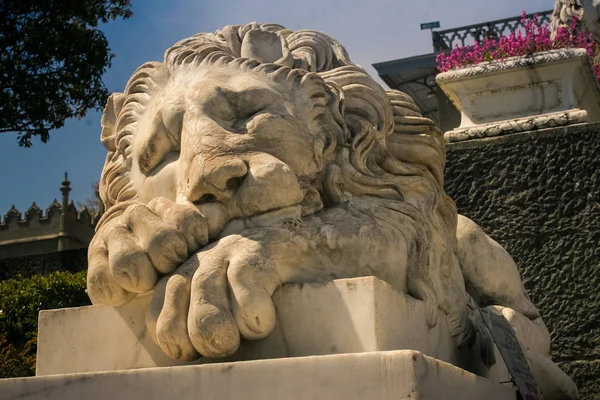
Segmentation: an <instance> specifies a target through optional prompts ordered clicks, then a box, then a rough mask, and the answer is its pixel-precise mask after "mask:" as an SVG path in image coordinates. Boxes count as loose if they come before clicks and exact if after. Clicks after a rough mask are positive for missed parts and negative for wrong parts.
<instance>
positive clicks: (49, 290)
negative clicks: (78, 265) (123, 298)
mask: <svg viewBox="0 0 600 400" xmlns="http://www.w3.org/2000/svg"><path fill="white" fill-rule="evenodd" d="M85 279H86V272H85V271H82V272H78V273H76V274H72V273H70V272H55V273H53V274H50V275H47V276H39V275H38V276H33V277H31V278H17V279H11V280H8V281H2V282H0V378H10V377H18V376H30V375H34V374H35V354H36V351H37V346H36V341H37V322H38V314H39V312H40V310H49V309H55V308H66V307H79V306H86V305H90V300H89V298H88V295H87V293H86V291H85V288H86V286H85Z"/></svg>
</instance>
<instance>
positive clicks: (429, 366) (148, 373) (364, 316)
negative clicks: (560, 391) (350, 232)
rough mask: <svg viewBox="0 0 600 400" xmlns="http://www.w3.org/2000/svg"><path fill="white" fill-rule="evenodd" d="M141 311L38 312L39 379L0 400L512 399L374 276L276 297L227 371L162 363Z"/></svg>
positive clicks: (3, 389) (11, 386)
mask: <svg viewBox="0 0 600 400" xmlns="http://www.w3.org/2000/svg"><path fill="white" fill-rule="evenodd" d="M149 300H150V299H149V297H139V298H137V299H136V300H134V301H132V302H131V303H129V304H127V305H125V306H123V307H117V308H113V307H106V306H92V307H81V308H72V309H63V310H51V311H43V312H41V313H40V321H39V334H38V361H37V375H38V376H37V377H35V378H21V379H6V380H0V398H1V399H2V400H13V399H48V400H54V399H56V400H58V399H60V400H63V399H64V400H70V399H81V398H84V399H86V400H94V399H111V400H116V399H144V400H147V399H180V400H187V399H198V398H200V399H231V400H235V399H244V400H248V399H286V400H293V399H321V398H322V399H369V400H371V399H372V400H378V399H457V400H458V399H486V400H495V399H498V400H504V399H507V400H508V399H511V400H512V399H514V398H515V392H514V390H513V389H512V388H511V387H510V385H506V384H504V385H502V384H500V383H498V382H502V381H506V380H508V377H507V376H502V375H497V376H490V374H489V371H490V370H487V369H484V368H483V366H482V365H479V364H478V363H477V362H474V361H472V360H478V359H479V356H478V354H476V353H477V352H479V348H478V346H477V345H474V346H473V347H471V348H463V349H458V348H457V347H456V345H455V343H454V340H453V338H452V337H450V335H449V334H448V328H447V324H446V320H445V317H444V315H443V313H440V316H439V319H438V323H437V326H436V327H434V328H429V327H428V325H427V323H426V320H425V308H424V304H423V303H422V302H421V301H419V300H416V299H414V298H412V297H410V296H407V295H405V294H403V293H398V292H396V291H395V290H394V289H393V288H392V287H391V286H389V285H388V284H386V283H384V282H382V281H380V280H378V279H376V278H373V277H365V278H358V279H346V280H337V281H333V282H329V283H326V284H304V285H287V286H284V287H282V288H280V289H279V290H278V291H277V292H276V293H275V295H274V302H275V305H276V310H277V316H278V320H279V321H278V325H277V326H276V328H275V330H274V332H273V333H272V334H271V335H270V336H269V337H267V338H266V339H264V340H261V341H256V342H243V343H242V345H241V347H240V349H239V351H238V352H237V353H236V354H235V356H234V357H232V358H230V359H228V360H208V359H200V360H197V361H195V362H192V363H189V362H188V363H184V362H180V361H176V360H172V359H170V358H168V357H167V356H165V355H164V354H163V353H162V351H161V349H160V348H159V347H158V346H157V345H155V344H154V343H153V342H152V340H151V338H150V337H149V335H148V334H147V332H146V328H145V322H144V321H145V312H146V308H147V305H148V303H149ZM246 360H253V361H246ZM451 364H452V365H451ZM455 365H456V366H455ZM502 365H503V364H502ZM457 366H458V367H457ZM468 371H470V372H468ZM486 372H487V373H486ZM477 375H484V376H487V378H483V377H481V376H477Z"/></svg>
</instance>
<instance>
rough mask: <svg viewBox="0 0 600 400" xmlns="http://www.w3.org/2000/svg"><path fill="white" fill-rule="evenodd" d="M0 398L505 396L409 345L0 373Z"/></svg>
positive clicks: (501, 399)
mask: <svg viewBox="0 0 600 400" xmlns="http://www.w3.org/2000/svg"><path fill="white" fill-rule="evenodd" d="M0 393H1V395H2V396H1V397H2V400H17V399H19V400H38V399H46V400H80V399H86V400H105V399H111V400H137V399H144V400H153V399H180V400H192V399H194V400H195V399H231V400H238V399H239V400H242V399H243V400H259V399H260V400H263V399H286V400H296V399H298V400H300V399H302V400H305V399H328V400H329V399H348V400H353V399H356V400H359V399H360V400H364V399H373V400H398V399H402V400H408V399H411V400H414V399H418V400H439V399H445V400H466V399H468V400H480V399H486V400H513V399H515V392H514V390H513V389H512V388H510V387H508V385H500V384H497V383H493V382H491V381H489V380H487V379H484V378H481V377H478V376H476V375H473V374H470V373H468V372H465V371H463V370H461V369H459V368H456V367H454V366H452V365H450V364H446V363H444V362H441V361H438V360H435V359H433V358H429V357H426V356H423V355H422V354H421V353H418V352H415V351H409V350H408V351H394V352H375V353H362V354H337V355H329V356H314V357H298V358H285V359H276V360H259V361H248V362H239V363H222V364H212V365H201V366H185V367H169V368H148V369H138V370H131V371H117V372H104V373H87V374H72V375H54V376H46V377H35V378H22V379H6V380H0Z"/></svg>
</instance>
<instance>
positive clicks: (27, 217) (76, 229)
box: [0, 200, 100, 259]
mask: <svg viewBox="0 0 600 400" xmlns="http://www.w3.org/2000/svg"><path fill="white" fill-rule="evenodd" d="M99 218H100V215H97V214H96V215H93V216H92V215H90V213H89V211H88V210H87V209H86V208H84V209H82V210H77V208H76V207H75V205H74V204H73V202H71V203H70V204H69V205H68V208H67V210H66V213H65V224H64V228H65V229H64V234H63V236H62V237H63V238H64V239H63V245H64V247H63V249H64V250H71V249H79V248H87V246H88V245H89V243H90V241H91V240H92V237H93V236H94V229H95V226H96V224H97V223H98V220H99ZM60 219H61V205H60V204H59V203H58V202H57V201H56V200H55V201H54V202H53V203H52V204H50V206H49V207H48V208H47V209H46V212H45V213H44V212H43V211H42V210H41V209H40V208H39V207H38V206H37V205H36V204H35V203H33V204H32V206H31V207H30V208H29V209H28V210H27V211H25V212H24V213H21V212H20V211H19V210H17V209H16V208H14V206H13V207H12V208H11V209H10V210H9V211H8V213H6V214H5V216H4V218H3V219H2V218H0V259H3V258H15V257H26V256H30V255H35V254H45V253H50V252H55V251H58V249H59V234H60Z"/></svg>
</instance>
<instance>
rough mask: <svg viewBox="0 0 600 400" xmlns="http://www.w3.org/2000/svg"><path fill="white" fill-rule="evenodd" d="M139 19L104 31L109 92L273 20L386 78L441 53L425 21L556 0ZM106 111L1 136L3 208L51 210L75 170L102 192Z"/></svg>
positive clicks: (476, 18)
mask: <svg viewBox="0 0 600 400" xmlns="http://www.w3.org/2000/svg"><path fill="white" fill-rule="evenodd" d="M132 4H133V10H134V13H135V15H134V16H133V17H132V18H131V19H129V20H128V21H117V22H112V23H110V24H108V25H106V26H105V27H104V32H105V33H106V35H107V37H108V40H109V43H110V47H111V49H112V51H113V53H115V54H116V58H115V59H114V61H113V66H112V68H111V69H110V70H109V71H108V72H107V73H106V75H105V80H104V81H105V84H106V86H107V87H108V89H109V91H111V92H114V91H122V90H123V87H124V86H125V83H126V82H127V79H128V78H129V76H130V75H131V74H132V73H133V72H134V71H135V69H136V68H137V67H138V66H140V65H141V64H143V63H144V62H146V61H162V58H163V54H164V51H165V50H166V49H167V48H168V47H169V46H171V45H172V44H174V43H175V42H177V41H178V40H180V39H183V38H185V37H188V36H191V35H193V34H195V33H198V32H213V31H215V30H217V29H220V28H223V27H224V26H226V25H233V24H243V23H248V22H253V21H256V22H273V23H278V24H281V25H284V26H286V27H287V28H290V29H293V30H296V29H317V30H321V31H324V32H327V33H329V34H330V35H331V36H333V37H334V38H336V39H337V40H339V41H340V42H341V43H342V44H343V45H344V46H345V47H346V49H347V50H348V52H349V54H350V57H351V58H352V60H353V61H354V62H357V63H358V64H361V65H362V66H364V67H365V68H367V70H368V71H369V73H371V74H372V75H373V76H376V72H375V70H374V69H373V68H372V67H371V64H373V63H376V62H382V61H389V60H393V59H397V58H403V57H410V56H414V55H419V54H425V53H429V52H431V51H432V48H431V36H430V34H429V31H421V30H420V27H419V24H420V23H421V22H430V21H441V25H442V29H448V28H453V27H459V26H464V25H470V24H475V23H479V22H484V21H489V20H494V19H500V18H507V17H512V16H516V15H519V14H520V13H521V12H522V11H523V10H526V11H527V12H536V11H543V10H549V9H551V8H552V6H553V4H554V1H553V0H495V1H492V0H412V1H407V0H300V1H298V0H296V1H294V0H217V1H201V0H169V1H165V0H163V1H159V0H132ZM99 136H100V113H98V112H94V111H90V112H89V113H88V115H87V116H86V117H85V118H84V119H82V120H69V121H67V123H66V124H65V126H64V127H63V128H61V129H59V130H56V131H54V132H52V133H51V137H50V140H49V142H48V143H46V144H43V143H41V142H39V140H35V141H34V145H33V147H32V148H29V149H24V148H20V147H18V145H17V139H16V135H14V134H10V133H8V134H6V133H5V134H0V171H1V172H0V214H4V213H6V211H8V209H9V208H10V206H11V205H12V204H14V205H15V206H16V207H17V208H18V209H19V210H20V211H22V212H23V211H25V210H26V209H27V208H29V206H30V205H31V203H32V202H33V201H35V202H36V203H37V204H38V206H40V207H41V208H46V207H47V206H48V205H49V204H50V203H51V202H52V200H53V199H54V198H60V191H59V186H60V182H61V180H62V176H63V173H64V172H65V171H68V172H69V179H70V181H71V187H72V188H73V190H72V192H71V199H73V200H83V199H85V198H87V197H90V196H91V195H92V192H91V189H90V184H91V182H92V181H94V180H98V178H99V176H100V172H101V170H102V165H103V163H104V158H105V156H106V151H105V150H104V148H103V147H102V145H101V144H100V141H99Z"/></svg>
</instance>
